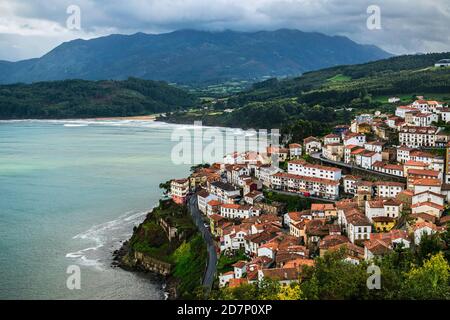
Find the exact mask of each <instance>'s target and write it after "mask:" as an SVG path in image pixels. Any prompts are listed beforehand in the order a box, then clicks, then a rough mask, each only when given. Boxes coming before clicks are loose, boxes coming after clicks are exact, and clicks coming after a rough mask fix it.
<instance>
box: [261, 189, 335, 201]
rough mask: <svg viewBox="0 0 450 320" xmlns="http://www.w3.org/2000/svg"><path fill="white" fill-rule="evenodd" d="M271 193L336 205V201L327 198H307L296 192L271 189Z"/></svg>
mask: <svg viewBox="0 0 450 320" xmlns="http://www.w3.org/2000/svg"><path fill="white" fill-rule="evenodd" d="M269 191H272V192H275V193H279V194H284V195H287V196H296V197H300V198H304V199H311V200H317V201H321V202H330V203H335V202H336V201H338V200H337V199H336V200H332V199H326V198H319V197H314V196H309V197H306V196H304V195H302V194H300V193H296V192H290V191H284V190H276V189H269Z"/></svg>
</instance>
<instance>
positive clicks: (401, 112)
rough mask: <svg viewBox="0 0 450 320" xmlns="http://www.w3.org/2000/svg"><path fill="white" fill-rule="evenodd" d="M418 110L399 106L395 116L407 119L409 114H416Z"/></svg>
mask: <svg viewBox="0 0 450 320" xmlns="http://www.w3.org/2000/svg"><path fill="white" fill-rule="evenodd" d="M416 111H417V109H416V108H414V107H411V106H399V107H397V108H396V109H395V115H396V116H397V117H400V118H403V119H405V118H406V114H407V113H411V112H416Z"/></svg>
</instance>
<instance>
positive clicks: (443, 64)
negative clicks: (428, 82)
mask: <svg viewBox="0 0 450 320" xmlns="http://www.w3.org/2000/svg"><path fill="white" fill-rule="evenodd" d="M434 66H435V67H438V68H441V67H450V59H441V60H439V61H438V62H436V63H435V64H434Z"/></svg>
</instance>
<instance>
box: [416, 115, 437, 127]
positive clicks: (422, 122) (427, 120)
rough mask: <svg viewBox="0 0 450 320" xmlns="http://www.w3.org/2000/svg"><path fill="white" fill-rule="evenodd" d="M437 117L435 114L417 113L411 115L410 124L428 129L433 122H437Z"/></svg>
mask: <svg viewBox="0 0 450 320" xmlns="http://www.w3.org/2000/svg"><path fill="white" fill-rule="evenodd" d="M438 120H439V117H438V115H437V114H435V113H430V112H419V113H416V114H414V115H413V117H412V124H413V125H415V126H418V127H429V126H431V125H432V123H433V122H437V121H438Z"/></svg>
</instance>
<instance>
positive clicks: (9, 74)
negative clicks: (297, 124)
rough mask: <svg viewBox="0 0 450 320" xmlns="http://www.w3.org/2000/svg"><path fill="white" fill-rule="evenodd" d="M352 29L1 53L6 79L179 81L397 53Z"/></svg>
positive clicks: (106, 40)
mask: <svg viewBox="0 0 450 320" xmlns="http://www.w3.org/2000/svg"><path fill="white" fill-rule="evenodd" d="M390 56H391V54H389V53H387V52H385V51H383V50H381V49H380V48H378V47H376V46H372V45H360V44H357V43H355V42H353V41H351V40H350V39H348V38H346V37H341V36H327V35H324V34H320V33H311V32H302V31H298V30H288V29H281V30H277V31H260V32H251V33H246V32H235V31H223V32H207V31H195V30H180V31H175V32H171V33H166V34H157V35H153V34H144V33H137V34H134V35H110V36H106V37H102V38H96V39H91V40H74V41H70V42H66V43H63V44H61V45H60V46H58V47H56V48H55V49H53V50H52V51H50V52H49V53H47V54H46V55H44V56H43V57H41V58H36V59H30V60H24V61H19V62H7V61H0V83H1V84H8V83H16V82H24V83H30V82H37V81H49V80H63V79H86V80H103V79H115V80H122V79H126V78H128V77H138V78H142V79H149V80H165V81H169V82H176V83H180V84H204V83H213V82H223V81H227V80H261V79H262V78H264V77H280V76H294V75H299V74H301V73H303V72H306V71H311V70H317V69H321V68H326V67H331V66H336V65H343V64H357V63H364V62H368V61H373V60H378V59H383V58H387V57H390Z"/></svg>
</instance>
